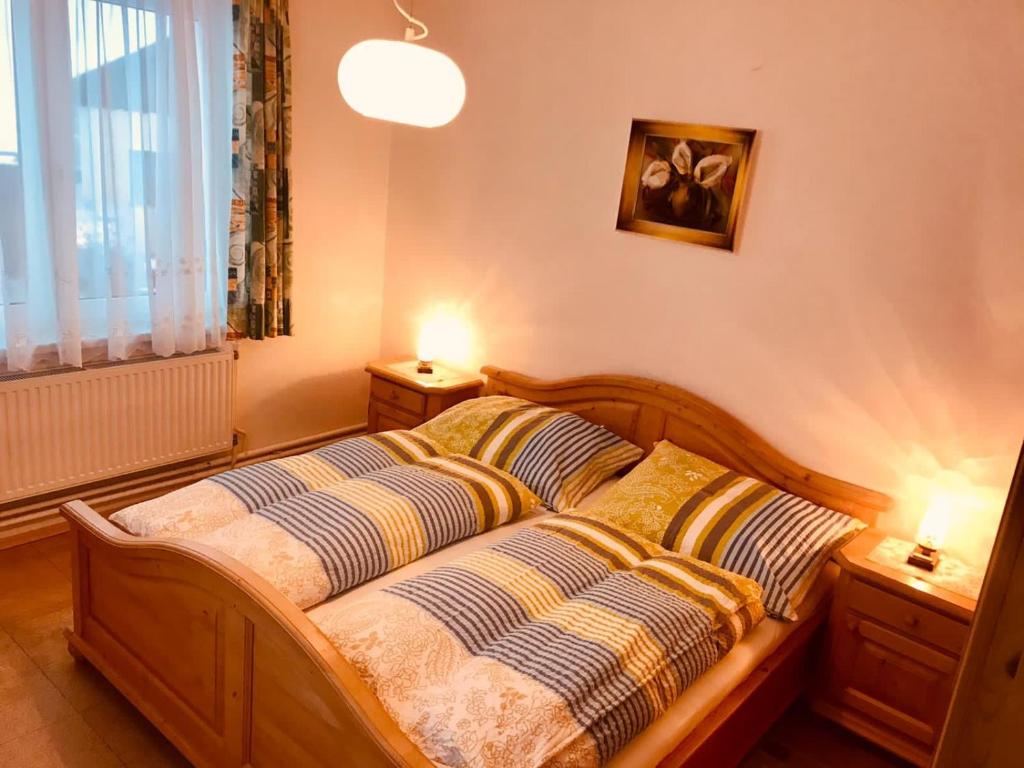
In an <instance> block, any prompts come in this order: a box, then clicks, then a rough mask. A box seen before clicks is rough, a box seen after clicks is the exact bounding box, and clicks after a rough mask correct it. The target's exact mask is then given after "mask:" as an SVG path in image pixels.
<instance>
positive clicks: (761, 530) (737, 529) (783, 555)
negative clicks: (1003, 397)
mask: <svg viewBox="0 0 1024 768" xmlns="http://www.w3.org/2000/svg"><path fill="white" fill-rule="evenodd" d="M583 516H585V517H591V518H594V519H598V520H602V521H605V522H608V523H612V524H613V525H617V526H619V527H621V528H626V529H627V530H632V531H634V532H635V533H639V534H641V535H643V536H646V537H647V538H649V539H651V540H652V541H656V542H658V543H660V544H661V545H662V546H663V547H665V548H666V549H670V550H672V551H674V552H680V553H682V554H684V555H691V556H693V557H697V558H699V559H701V560H705V561H707V562H709V563H712V564H713V565H717V566H719V567H720V568H725V569H726V570H729V571H733V572H734V573H739V574H741V575H743V576H747V577H749V578H752V579H754V580H755V581H756V582H757V583H758V584H760V585H761V587H762V588H763V589H764V595H763V598H762V599H763V601H764V605H765V609H766V610H767V611H768V613H769V614H771V615H773V616H775V617H777V618H784V619H795V618H797V608H798V606H799V605H800V603H801V601H802V600H803V599H804V597H805V596H806V595H807V593H808V591H809V590H810V588H811V586H813V584H814V582H815V580H816V579H817V577H818V574H819V573H820V572H821V569H822V567H824V565H825V563H826V562H827V561H828V558H829V557H830V556H831V555H832V553H833V552H834V551H835V550H836V549H838V548H839V547H840V546H842V545H843V544H845V543H846V542H847V541H849V540H850V539H851V538H853V537H854V536H855V535H856V534H857V533H859V532H860V531H861V530H863V528H864V527H865V526H864V523H862V522H861V521H859V520H857V519H855V518H852V517H849V516H848V515H844V514H842V513H840V512H835V511H834V510H831V509H827V508H826V507H822V506H819V505H817V504H814V503H812V502H810V501H807V500H806V499H802V498H800V497H799V496H794V495H793V494H791V493H786V492H784V491H781V490H779V489H778V488H775V487H774V486H772V485H769V484H767V483H763V482H761V481H760V480H755V479H753V478H751V477H744V476H743V475H741V474H739V473H738V472H734V471H732V470H729V469H726V468H725V467H722V466H719V465H718V464H716V463H715V462H713V461H711V460H709V459H705V458H704V457H702V456H698V455H696V454H693V453H690V452H689V451H685V450H683V449H682V448H679V447H677V446H675V445H673V444H672V443H670V442H668V441H667V440H666V441H662V442H660V443H658V445H657V446H655V448H654V451H653V452H652V453H651V455H650V456H648V457H647V458H646V459H645V460H644V461H643V462H642V463H641V464H640V465H639V466H638V467H637V468H636V469H634V470H633V471H632V472H630V473H629V474H628V475H626V477H624V478H623V479H622V480H621V481H619V482H618V483H617V484H616V485H615V486H614V487H613V488H612V489H611V490H609V491H608V493H606V494H605V495H604V496H603V497H602V498H601V499H600V501H598V503H597V504H596V505H595V506H594V507H592V508H590V509H589V510H588V511H587V512H585V513H583Z"/></svg>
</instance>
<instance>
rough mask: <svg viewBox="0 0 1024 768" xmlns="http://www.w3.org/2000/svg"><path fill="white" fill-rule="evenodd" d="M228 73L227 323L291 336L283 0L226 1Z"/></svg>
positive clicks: (241, 334)
mask: <svg viewBox="0 0 1024 768" xmlns="http://www.w3.org/2000/svg"><path fill="white" fill-rule="evenodd" d="M232 4H233V10H234V36H235V54H234V58H235V63H234V68H235V76H234V112H233V131H232V140H233V145H232V158H231V159H232V167H233V174H234V176H233V188H232V196H231V238H230V249H229V254H228V326H229V328H230V335H231V336H232V337H233V338H250V339H262V338H264V337H267V336H279V335H286V336H288V335H291V332H292V323H291V287H292V196H291V140H292V105H291V100H292V93H291V88H292V84H291V76H292V71H291V70H292V66H291V39H290V31H289V23H288V0H232Z"/></svg>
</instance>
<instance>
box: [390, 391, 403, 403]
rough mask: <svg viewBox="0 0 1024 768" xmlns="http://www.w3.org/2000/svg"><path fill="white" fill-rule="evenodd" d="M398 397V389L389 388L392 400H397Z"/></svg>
mask: <svg viewBox="0 0 1024 768" xmlns="http://www.w3.org/2000/svg"><path fill="white" fill-rule="evenodd" d="M400 397H401V395H400V394H398V390H397V389H392V390H391V399H392V400H397V399H398V398H400Z"/></svg>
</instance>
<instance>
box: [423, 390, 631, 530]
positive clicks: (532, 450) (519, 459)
mask: <svg viewBox="0 0 1024 768" xmlns="http://www.w3.org/2000/svg"><path fill="white" fill-rule="evenodd" d="M417 431H418V432H420V433H421V434H424V435H428V436H430V437H432V438H433V439H434V440H436V441H437V442H438V443H439V444H441V445H444V446H445V447H446V448H447V449H448V450H449V451H451V452H453V453H465V454H467V455H469V456H472V457H473V458H476V459H480V460H481V461H486V462H488V463H489V464H493V465H494V466H496V467H500V468H501V469H504V470H506V471H507V472H510V473H511V474H513V475H515V476H516V477H518V478H519V479H520V480H522V481H523V482H524V483H526V485H527V487H529V488H530V490H532V491H533V492H534V493H536V494H537V495H538V496H540V498H541V500H542V501H543V502H544V504H545V505H546V506H548V507H549V508H551V509H553V510H555V511H557V512H567V511H569V510H571V509H573V508H574V507H575V506H576V505H577V504H579V503H580V501H582V500H583V498H584V497H585V496H586V495H587V494H588V493H590V492H591V491H592V490H594V489H595V488H596V487H597V486H598V485H600V483H601V482H602V481H604V480H605V479H607V478H609V477H611V476H612V475H613V474H615V473H616V472H618V471H619V470H620V469H622V468H623V467H626V466H628V465H629V464H632V463H633V462H635V461H637V460H639V459H640V457H641V456H643V451H642V450H641V449H640V448H638V447H637V446H635V445H633V444H632V443H629V442H627V441H625V440H623V439H622V438H621V437H619V436H618V435H616V434H615V433H613V432H609V431H608V430H607V429H605V428H604V427H601V426H598V425H597V424H593V423H591V422H589V421H586V420H585V419H582V418H580V417H579V416H577V415H576V414H574V413H569V412H568V411H562V410H558V409H557V408H549V407H547V406H543V405H538V404H536V403H531V402H529V401H528V400H520V399H519V398H514V397H504V396H500V395H496V396H491V397H481V398H474V399H472V400H466V401H465V402H463V403H459V404H458V405H456V406H454V407H452V408H449V409H448V410H447V411H445V412H444V413H442V414H440V415H439V416H437V417H435V418H433V419H431V420H430V421H428V422H427V423H426V424H423V425H421V426H420V427H417Z"/></svg>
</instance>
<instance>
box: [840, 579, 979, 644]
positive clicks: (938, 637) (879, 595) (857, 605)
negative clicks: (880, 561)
mask: <svg viewBox="0 0 1024 768" xmlns="http://www.w3.org/2000/svg"><path fill="white" fill-rule="evenodd" d="M849 606H850V608H851V609H853V610H855V611H858V612H860V613H863V614H865V615H867V616H871V617H873V618H876V619H879V620H880V621H883V622H885V623H886V624H889V625H890V626H892V627H895V628H896V629H898V630H899V631H900V632H903V633H904V634H906V635H910V636H911V637H916V638H920V639H922V640H924V641H925V642H928V643H932V644H934V645H937V646H939V647H940V648H945V649H946V650H948V651H950V652H952V653H954V654H958V655H959V654H960V652H961V651H963V647H964V643H965V642H966V640H967V630H968V628H967V625H966V624H963V623H961V622H959V621H957V620H956V619H951V618H949V617H948V616H943V615H942V614H941V613H936V612H935V611H932V610H929V609H928V608H924V607H922V606H920V605H917V604H916V603H912V602H910V601H909V600H904V599H903V598H901V597H899V596H897V595H894V594H891V593H889V592H885V591H884V590H881V589H878V588H877V587H873V586H871V585H870V584H866V583H865V582H863V581H860V580H858V579H856V578H855V579H853V580H852V581H851V582H850V587H849Z"/></svg>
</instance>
